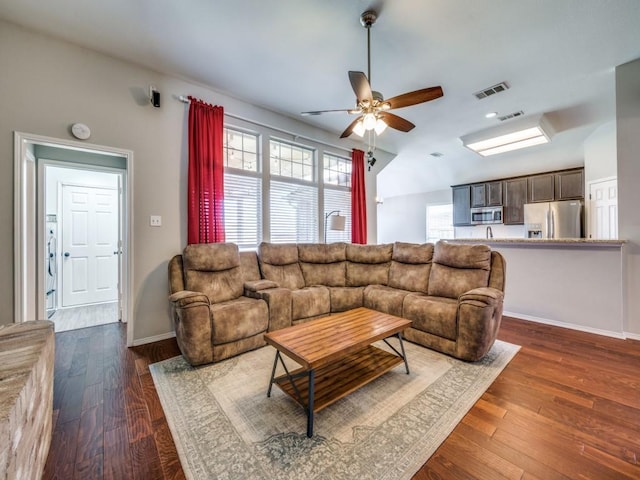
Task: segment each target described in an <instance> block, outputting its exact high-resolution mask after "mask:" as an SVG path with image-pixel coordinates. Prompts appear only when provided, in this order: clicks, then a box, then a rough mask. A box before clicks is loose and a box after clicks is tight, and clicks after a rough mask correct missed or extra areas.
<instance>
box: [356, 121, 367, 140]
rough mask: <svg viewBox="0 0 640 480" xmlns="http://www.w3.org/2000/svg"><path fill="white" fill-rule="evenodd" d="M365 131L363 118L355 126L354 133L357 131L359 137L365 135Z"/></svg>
mask: <svg viewBox="0 0 640 480" xmlns="http://www.w3.org/2000/svg"><path fill="white" fill-rule="evenodd" d="M364 132H365V128H364V124H363V123H362V119H360V120H358V122H357V123H356V124H355V126H354V127H353V133H355V134H356V135H358V136H359V137H363V136H364Z"/></svg>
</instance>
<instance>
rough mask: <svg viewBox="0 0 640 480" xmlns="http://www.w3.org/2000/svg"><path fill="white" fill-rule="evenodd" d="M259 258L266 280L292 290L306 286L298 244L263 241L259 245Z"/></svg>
mask: <svg viewBox="0 0 640 480" xmlns="http://www.w3.org/2000/svg"><path fill="white" fill-rule="evenodd" d="M258 258H259V260H260V271H261V272H262V276H263V277H264V278H265V279H266V280H272V281H274V282H276V283H277V284H278V285H280V286H281V287H283V288H289V289H291V290H294V289H297V288H303V287H304V286H305V283H304V277H303V276H302V270H301V269H300V265H299V264H298V246H297V245H296V244H289V243H280V244H278V243H265V242H263V243H261V244H260V246H259V247H258Z"/></svg>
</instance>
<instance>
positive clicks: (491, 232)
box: [487, 225, 493, 238]
mask: <svg viewBox="0 0 640 480" xmlns="http://www.w3.org/2000/svg"><path fill="white" fill-rule="evenodd" d="M487 238H493V230H491V226H489V225H487Z"/></svg>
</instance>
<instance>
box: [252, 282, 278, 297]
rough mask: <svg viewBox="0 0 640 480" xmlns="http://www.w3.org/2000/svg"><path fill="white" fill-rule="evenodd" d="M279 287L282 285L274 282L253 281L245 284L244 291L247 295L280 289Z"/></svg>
mask: <svg viewBox="0 0 640 480" xmlns="http://www.w3.org/2000/svg"><path fill="white" fill-rule="evenodd" d="M279 286H280V285H278V283H277V282H274V281H272V280H251V281H248V282H244V291H245V295H246V293H247V292H251V293H254V292H260V291H262V290H266V289H268V288H278V287H279ZM247 296H249V295H247Z"/></svg>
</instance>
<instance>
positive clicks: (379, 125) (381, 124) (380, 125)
mask: <svg viewBox="0 0 640 480" xmlns="http://www.w3.org/2000/svg"><path fill="white" fill-rule="evenodd" d="M386 128H387V124H386V123H385V121H384V120H383V119H381V118H379V119H378V120H376V126H375V127H374V129H375V131H376V135H380V134H381V133H382V132H384V131H385V130H386Z"/></svg>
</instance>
